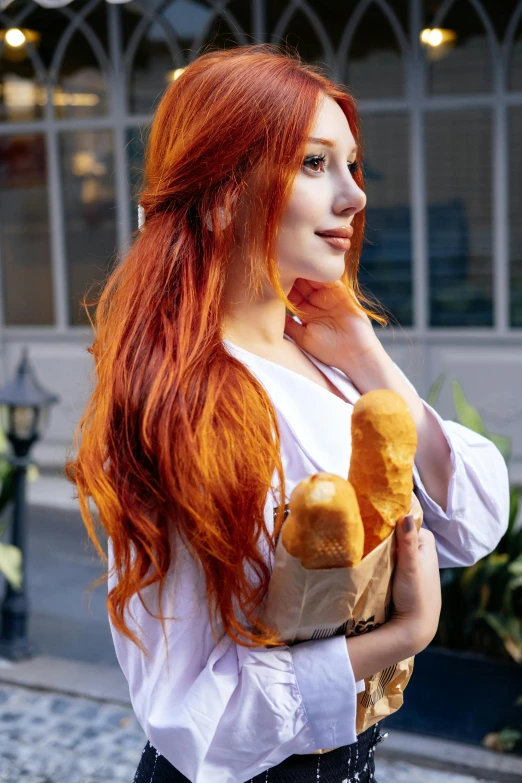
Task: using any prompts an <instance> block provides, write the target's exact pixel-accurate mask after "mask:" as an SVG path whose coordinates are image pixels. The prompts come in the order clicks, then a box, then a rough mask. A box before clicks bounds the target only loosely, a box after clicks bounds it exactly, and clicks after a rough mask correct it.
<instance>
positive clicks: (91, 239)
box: [60, 131, 116, 326]
mask: <svg viewBox="0 0 522 783" xmlns="http://www.w3.org/2000/svg"><path fill="white" fill-rule="evenodd" d="M60 160H61V177H62V182H63V207H64V225H65V240H66V257H67V272H68V274H67V277H68V281H67V282H68V298H69V313H70V315H69V318H70V323H71V325H72V326H84V325H88V324H89V321H88V318H87V316H86V313H85V310H84V308H83V307H82V306H81V299H82V298H83V296H84V295H85V294H88V291H89V289H90V288H91V286H92V285H93V283H95V282H96V281H98V280H101V279H103V278H104V277H105V274H106V270H107V268H108V266H109V265H110V263H111V261H112V259H113V254H114V253H115V251H116V207H115V195H114V179H115V178H114V142H113V137H112V133H111V132H110V131H78V132H76V133H70V132H66V133H61V134H60ZM97 290H98V289H97V288H96V287H94V289H93V291H96V292H97ZM87 298H88V299H89V297H88V296H87Z"/></svg>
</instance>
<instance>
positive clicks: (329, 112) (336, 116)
mask: <svg viewBox="0 0 522 783" xmlns="http://www.w3.org/2000/svg"><path fill="white" fill-rule="evenodd" d="M310 135H311V136H317V137H321V138H326V139H331V140H332V141H335V143H336V144H338V145H339V146H340V147H349V149H352V147H353V146H354V145H355V139H354V137H353V134H352V132H351V130H350V126H349V125H348V120H347V119H346V116H345V114H344V112H343V110H342V109H341V107H340V106H339V104H338V103H336V102H335V101H334V100H333V99H332V98H329V97H328V96H327V95H325V96H324V97H323V98H322V99H321V101H320V102H319V106H318V109H317V114H316V116H315V122H314V125H313V128H312V133H311V134H310Z"/></svg>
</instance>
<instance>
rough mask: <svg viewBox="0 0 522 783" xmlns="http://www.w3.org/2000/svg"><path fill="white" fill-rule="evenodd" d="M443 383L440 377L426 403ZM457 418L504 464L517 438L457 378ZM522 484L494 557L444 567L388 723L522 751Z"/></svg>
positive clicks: (514, 495) (512, 497) (513, 491)
mask: <svg viewBox="0 0 522 783" xmlns="http://www.w3.org/2000/svg"><path fill="white" fill-rule="evenodd" d="M443 383H444V376H439V378H438V379H437V381H436V382H435V383H434V385H433V387H432V389H431V390H430V394H429V395H428V398H427V401H428V402H429V403H430V405H433V404H434V402H435V399H436V398H437V396H438V394H439V392H440V389H441V388H442V385H443ZM452 391H453V401H454V406H455V411H456V420H457V421H458V422H459V423H460V424H463V425H465V426H466V427H469V428H470V429H472V430H474V431H475V432H478V433H480V434H481V435H484V436H485V437H487V438H489V439H490V440H492V441H493V442H494V443H495V444H496V445H497V447H498V448H499V450H500V451H501V453H502V455H503V457H504V459H505V460H506V462H507V463H508V462H509V459H510V457H511V439H510V438H508V437H506V436H503V435H496V434H493V433H490V432H489V431H488V430H487V428H486V426H485V424H484V421H483V419H482V417H481V415H480V413H479V412H478V410H477V409H476V408H474V407H473V406H471V405H470V404H469V403H468V401H467V400H466V397H465V395H464V392H463V390H462V387H461V386H460V384H459V383H458V381H456V380H454V381H452ZM521 494H522V487H519V486H514V487H512V488H511V490H510V513H509V524H508V528H507V531H506V533H505V535H504V536H503V538H502V539H501V541H500V542H499V544H498V546H497V548H496V549H495V551H494V552H492V553H490V554H489V555H487V556H486V557H484V558H482V559H481V560H479V561H478V562H477V563H475V564H474V565H472V566H469V567H466V568H445V569H441V571H440V575H441V587H442V611H441V617H440V622H439V627H438V631H437V635H436V636H435V638H434V640H433V642H432V644H431V645H429V647H428V648H427V649H426V650H424V651H423V652H422V653H420V655H418V656H416V658H415V673H414V676H413V677H412V679H411V681H410V683H409V685H408V691H407V695H406V698H405V703H404V706H403V707H402V708H401V709H400V710H399V711H398V712H396V713H395V714H394V715H392V716H390V717H389V718H387V720H386V723H387V726H391V727H395V728H400V729H405V730H408V731H415V732H419V733H423V734H432V735H435V736H440V737H444V738H447V739H454V740H458V741H461V742H470V743H472V744H483V745H485V746H487V747H493V748H495V749H497V750H513V751H515V752H519V751H521V752H522V732H521V731H520V728H522V700H521V699H520V698H519V695H520V694H522V665H521V664H522V528H521V527H517V518H518V515H519V511H520V505H521Z"/></svg>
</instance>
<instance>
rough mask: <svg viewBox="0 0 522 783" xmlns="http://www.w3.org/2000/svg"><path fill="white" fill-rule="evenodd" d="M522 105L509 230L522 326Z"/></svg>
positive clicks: (513, 123)
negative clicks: (521, 142)
mask: <svg viewBox="0 0 522 783" xmlns="http://www.w3.org/2000/svg"><path fill="white" fill-rule="evenodd" d="M520 139H522V106H513V108H512V109H511V110H510V114H509V151H508V154H509V230H510V243H509V249H510V253H509V255H510V270H511V274H510V283H511V285H510V291H511V325H512V326H522V146H521V144H520Z"/></svg>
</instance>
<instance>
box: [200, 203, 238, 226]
mask: <svg viewBox="0 0 522 783" xmlns="http://www.w3.org/2000/svg"><path fill="white" fill-rule="evenodd" d="M216 212H217V220H219V221H220V227H221V229H224V228H226V227H227V226H228V224H229V223H230V221H231V220H232V215H231V214H230V212H229V211H228V209H225V207H218V208H217V210H216ZM205 225H206V227H207V228H208V230H209V231H213V230H214V227H213V224H212V217H211V215H210V210H209V211H208V212H207V214H206V215H205Z"/></svg>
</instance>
